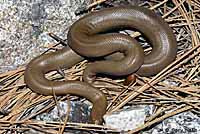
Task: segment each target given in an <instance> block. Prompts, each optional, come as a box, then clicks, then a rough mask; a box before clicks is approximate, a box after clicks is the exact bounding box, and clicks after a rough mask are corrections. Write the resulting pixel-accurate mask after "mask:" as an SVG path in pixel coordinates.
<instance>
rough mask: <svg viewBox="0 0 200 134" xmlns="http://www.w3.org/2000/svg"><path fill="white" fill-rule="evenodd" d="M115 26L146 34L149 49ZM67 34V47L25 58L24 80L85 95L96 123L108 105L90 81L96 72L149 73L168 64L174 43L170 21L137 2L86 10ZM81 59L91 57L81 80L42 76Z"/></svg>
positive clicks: (47, 90) (50, 90) (46, 89)
mask: <svg viewBox="0 0 200 134" xmlns="http://www.w3.org/2000/svg"><path fill="white" fill-rule="evenodd" d="M120 29H130V30H138V31H139V32H140V33H141V34H142V35H144V36H145V37H146V38H147V39H148V41H149V43H150V45H151V47H152V50H151V52H150V53H148V54H144V51H143V48H142V46H141V45H140V44H139V43H138V41H137V40H136V39H134V38H132V37H130V36H129V35H125V34H123V33H119V32H116V30H120ZM67 39H68V40H67V44H68V46H66V47H64V48H62V49H59V50H57V51H55V52H49V53H47V54H43V55H40V56H38V57H36V58H34V59H33V60H31V61H30V63H29V64H28V65H27V67H26V70H25V74H24V77H25V83H26V84H27V85H28V87H29V88H30V89H31V90H32V91H34V92H36V93H38V94H42V95H53V94H55V95H66V94H73V95H77V96H81V97H84V98H86V99H88V100H89V101H91V102H92V104H93V107H92V111H91V120H92V122H93V123H95V124H101V123H102V121H103V115H104V114H105V113H106V107H107V100H106V96H105V95H104V93H103V92H102V91H100V90H99V89H97V88H95V87H94V86H93V85H92V82H94V80H95V78H96V76H97V75H98V74H105V75H111V76H116V77H117V76H124V75H129V74H132V73H136V74H138V75H140V76H153V75H155V74H157V73H159V72H160V71H161V70H162V69H164V68H165V67H166V66H168V65H169V64H170V63H172V62H173V61H174V60H175V58H176V53H177V42H176V39H175V36H174V34H173V31H172V29H171V28H170V27H169V25H168V24H167V23H166V22H165V21H164V19H163V18H162V17H161V16H159V15H157V14H156V13H155V12H153V11H151V10H149V9H147V8H144V7H139V6H122V7H111V8H106V9H102V10H99V11H94V12H91V13H88V14H86V15H85V16H83V17H81V18H80V19H78V20H77V21H76V22H74V23H73V24H72V25H71V26H70V28H69V30H68V33H67ZM99 57H100V58H103V60H99V59H98V58H99ZM84 59H92V60H91V61H92V62H91V63H89V64H88V65H87V67H86V69H85V71H84V73H83V80H84V81H78V80H64V81H55V80H49V79H47V78H46V77H45V74H46V73H48V72H50V71H53V70H58V69H60V68H66V69H67V68H70V67H72V66H74V65H76V64H77V63H79V62H80V61H82V60H84ZM95 59H96V60H95Z"/></svg>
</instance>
